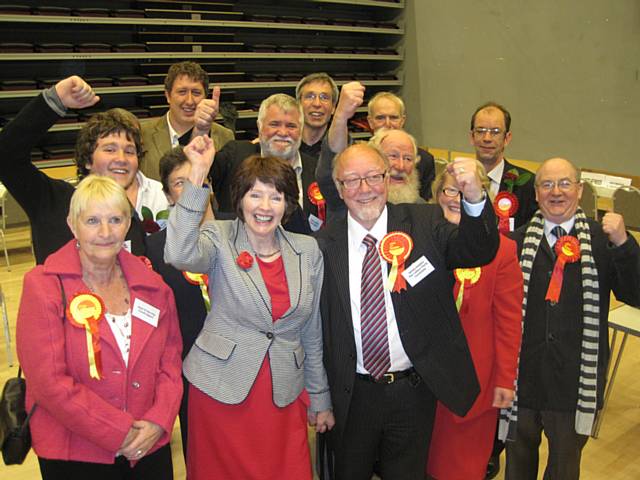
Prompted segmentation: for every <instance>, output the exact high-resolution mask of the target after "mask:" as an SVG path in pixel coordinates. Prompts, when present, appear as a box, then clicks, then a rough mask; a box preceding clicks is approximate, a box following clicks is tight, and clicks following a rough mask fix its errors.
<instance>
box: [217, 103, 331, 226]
mask: <svg viewBox="0 0 640 480" xmlns="http://www.w3.org/2000/svg"><path fill="white" fill-rule="evenodd" d="M257 123H258V137H259V142H257V143H252V142H250V141H246V140H233V141H230V142H229V143H227V144H226V145H225V146H224V147H223V148H222V150H220V151H219V152H218V153H216V156H215V158H214V161H213V165H212V166H211V170H210V171H209V178H210V180H211V185H212V187H213V192H214V194H215V196H216V200H217V201H218V212H217V213H218V214H222V217H228V216H230V215H233V214H234V213H235V210H234V208H235V207H234V205H233V204H232V202H231V182H232V180H233V173H234V172H235V169H236V168H237V167H238V165H240V163H241V162H242V161H243V160H244V159H245V158H247V157H249V156H251V155H262V156H274V157H278V158H281V159H283V160H286V161H287V162H289V163H290V164H291V166H292V167H293V169H294V171H295V172H296V177H297V179H298V187H299V189H300V197H299V199H298V201H299V204H300V209H299V210H297V211H296V212H294V214H293V215H292V217H291V218H290V219H289V221H288V222H287V223H286V224H285V225H284V227H285V228H286V229H287V230H290V231H293V232H298V233H311V231H314V230H318V229H319V228H320V226H321V224H322V221H321V220H320V217H321V216H323V215H320V214H319V213H318V205H317V203H318V199H317V196H315V195H314V194H313V191H311V192H310V187H311V189H312V190H313V184H314V182H315V169H316V163H317V161H316V159H315V158H313V157H310V156H308V155H305V154H304V153H301V152H300V151H299V149H300V142H301V139H302V128H303V125H304V114H303V112H302V107H301V106H300V104H299V103H298V102H297V101H296V99H295V98H293V97H290V96H289V95H285V94H283V93H276V94H274V95H271V96H270V97H268V98H266V99H265V100H263V101H262V103H261V104H260V110H259V111H258V122H257ZM218 216H220V215H218Z"/></svg>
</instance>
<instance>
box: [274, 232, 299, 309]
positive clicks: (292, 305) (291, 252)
mask: <svg viewBox="0 0 640 480" xmlns="http://www.w3.org/2000/svg"><path fill="white" fill-rule="evenodd" d="M277 236H278V239H279V241H280V248H281V249H282V262H283V263H284V271H285V273H286V275H287V285H288V288H289V309H288V310H287V311H286V312H285V314H284V315H283V316H282V318H284V317H286V316H288V315H290V314H291V313H293V312H294V311H295V310H296V309H297V308H298V305H299V304H300V294H301V289H302V258H301V255H300V252H299V251H298V250H296V248H295V246H294V245H293V244H292V243H291V242H290V240H289V238H288V236H287V233H286V232H285V231H284V229H282V227H278V230H277Z"/></svg>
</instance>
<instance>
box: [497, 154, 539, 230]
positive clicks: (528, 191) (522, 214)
mask: <svg viewBox="0 0 640 480" xmlns="http://www.w3.org/2000/svg"><path fill="white" fill-rule="evenodd" d="M514 168H515V169H516V170H517V171H518V175H522V174H523V173H528V174H529V175H531V180H529V181H528V182H527V183H525V184H524V185H520V186H518V185H514V187H513V194H514V195H515V196H516V198H517V199H518V204H519V207H518V211H517V212H516V215H515V217H514V223H515V228H520V227H521V226H522V225H526V224H527V223H529V220H531V217H533V215H534V214H535V213H536V211H537V210H538V202H536V190H535V185H534V183H535V174H534V173H532V172H530V171H529V170H526V169H524V168H520V167H517V166H515V165H514V164H512V163H509V162H508V161H507V159H506V158H505V159H504V170H503V172H502V181H501V182H500V191H501V192H502V191H504V190H507V185H506V184H505V183H504V174H505V173H507V172H508V171H509V170H512V169H514Z"/></svg>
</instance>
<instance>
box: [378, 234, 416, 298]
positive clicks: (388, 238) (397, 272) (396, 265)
mask: <svg viewBox="0 0 640 480" xmlns="http://www.w3.org/2000/svg"><path fill="white" fill-rule="evenodd" d="M378 249H379V251H380V255H381V256H382V258H384V259H385V260H386V261H387V262H389V263H390V264H391V270H390V271H389V277H388V278H387V282H386V285H385V288H386V289H387V290H388V291H390V292H400V291H402V290H406V289H407V282H406V280H405V279H404V277H403V276H402V272H403V271H404V262H405V261H406V260H407V258H409V255H410V254H411V250H413V239H412V238H411V237H410V236H409V235H408V234H406V233H404V232H389V233H387V234H386V235H385V236H384V238H383V239H382V241H381V242H380V245H379V247H378Z"/></svg>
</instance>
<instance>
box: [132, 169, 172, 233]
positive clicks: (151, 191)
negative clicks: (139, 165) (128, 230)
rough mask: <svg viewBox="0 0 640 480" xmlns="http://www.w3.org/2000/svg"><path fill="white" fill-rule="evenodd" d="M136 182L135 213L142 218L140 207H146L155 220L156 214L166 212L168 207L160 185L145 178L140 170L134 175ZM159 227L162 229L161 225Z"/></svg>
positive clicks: (164, 222)
mask: <svg viewBox="0 0 640 480" xmlns="http://www.w3.org/2000/svg"><path fill="white" fill-rule="evenodd" d="M136 180H137V181H138V199H137V201H136V212H138V215H139V216H140V218H143V217H142V207H147V208H148V209H149V210H151V213H152V214H153V218H154V220H155V219H156V217H157V215H158V212H161V211H162V210H166V209H167V208H168V207H169V201H168V200H167V196H166V195H165V194H164V192H163V191H162V184H161V183H160V182H158V181H157V180H153V179H151V178H147V177H145V175H144V174H143V173H142V172H141V171H140V170H138V173H136ZM164 224H166V220H164V221H163V225H164ZM160 226H161V227H162V225H160Z"/></svg>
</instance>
